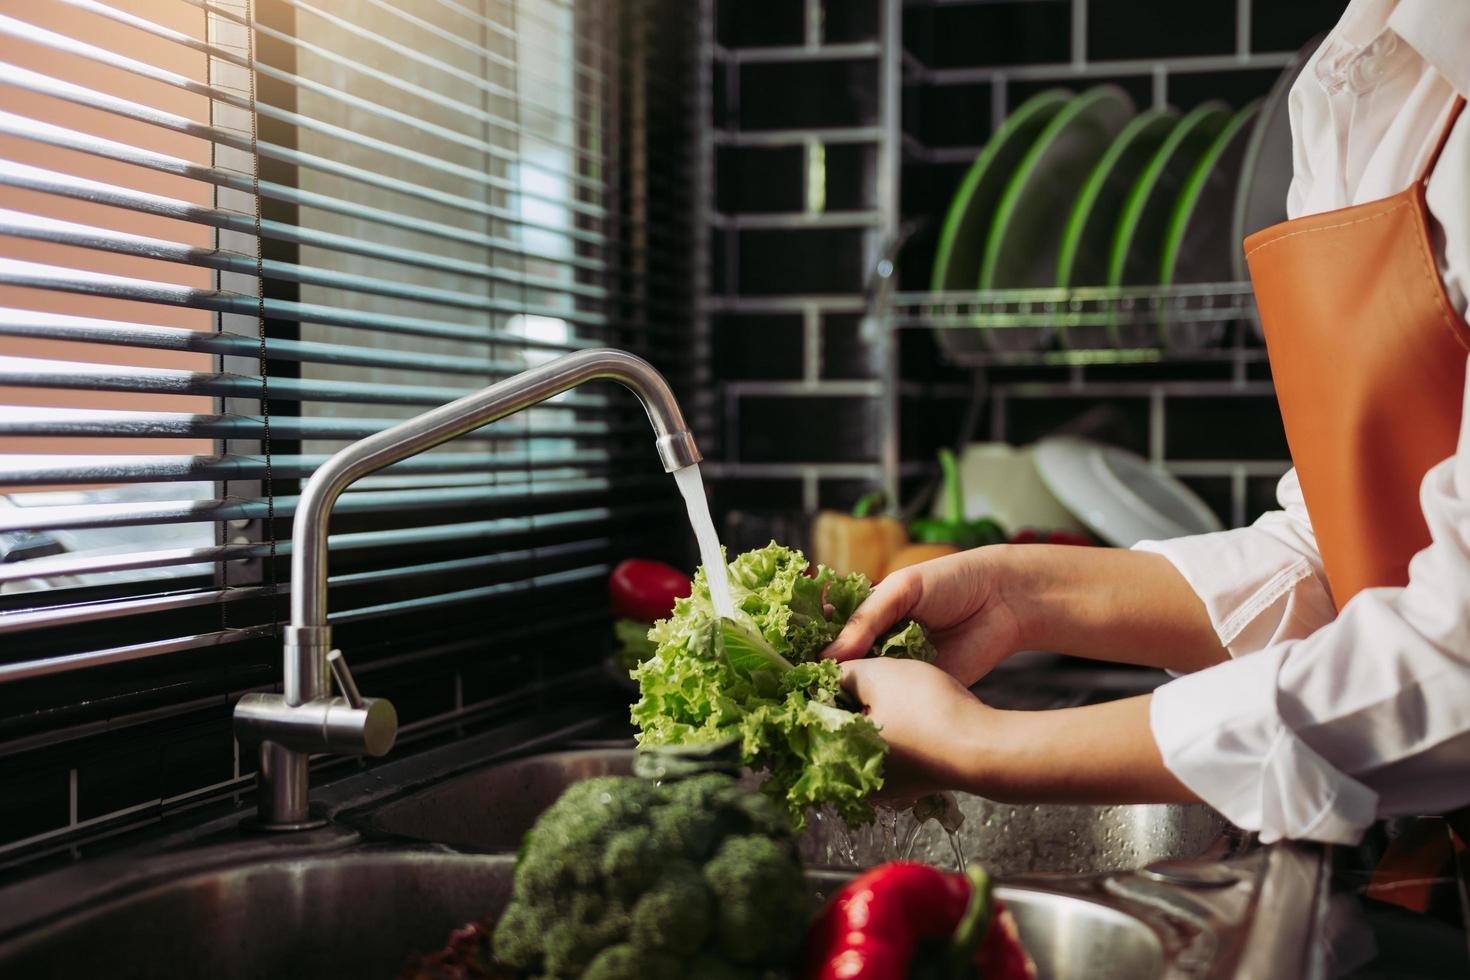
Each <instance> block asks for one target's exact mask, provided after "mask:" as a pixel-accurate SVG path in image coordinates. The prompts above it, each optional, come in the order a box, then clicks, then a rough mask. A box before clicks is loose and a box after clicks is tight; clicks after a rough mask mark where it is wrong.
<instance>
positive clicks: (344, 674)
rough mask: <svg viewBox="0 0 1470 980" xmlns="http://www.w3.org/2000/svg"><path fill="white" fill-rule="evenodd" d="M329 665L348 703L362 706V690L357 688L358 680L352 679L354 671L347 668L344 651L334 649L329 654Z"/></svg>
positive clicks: (357, 706)
mask: <svg viewBox="0 0 1470 980" xmlns="http://www.w3.org/2000/svg"><path fill="white" fill-rule="evenodd" d="M327 665H328V666H330V667H331V668H332V676H333V677H335V678H337V686H338V687H339V688H341V689H342V696H343V697H344V698H346V699H347V703H348V704H350V705H352V706H353V707H354V708H361V707H362V706H363V700H362V692H361V691H359V690H358V689H357V681H355V680H353V679H352V671H350V670H348V669H347V660H346V658H344V657H343V656H342V651H341V650H333V651H332V652H331V653H329V654H327Z"/></svg>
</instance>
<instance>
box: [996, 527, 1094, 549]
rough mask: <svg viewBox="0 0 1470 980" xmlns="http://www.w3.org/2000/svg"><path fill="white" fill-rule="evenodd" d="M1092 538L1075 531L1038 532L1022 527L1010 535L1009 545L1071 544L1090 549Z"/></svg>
mask: <svg viewBox="0 0 1470 980" xmlns="http://www.w3.org/2000/svg"><path fill="white" fill-rule="evenodd" d="M1095 543H1096V542H1094V541H1093V540H1092V538H1090V537H1088V536H1087V535H1085V534H1080V533H1078V532H1076V531H1040V530H1037V529H1036V528H1034V527H1023V528H1021V530H1019V531H1017V532H1016V533H1015V534H1013V535H1011V544H1071V545H1078V546H1081V547H1091V546H1092V545H1093V544H1095Z"/></svg>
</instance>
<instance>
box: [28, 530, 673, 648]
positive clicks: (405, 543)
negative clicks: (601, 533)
mask: <svg viewBox="0 0 1470 980" xmlns="http://www.w3.org/2000/svg"><path fill="white" fill-rule="evenodd" d="M667 509H668V508H667V507H663V506H660V505H657V504H625V505H619V506H616V507H585V508H581V509H579V510H570V511H554V510H551V511H543V512H538V513H537V514H535V515H534V516H531V517H500V518H495V519H493V520H487V521H470V522H464V523H459V524H445V525H433V526H428V527H407V528H389V529H385V530H379V531H353V532H349V533H343V534H333V535H331V536H329V537H328V539H327V543H328V546H329V547H330V548H331V551H332V554H338V553H342V554H347V553H351V552H353V551H363V550H370V551H380V550H392V549H394V548H422V547H425V546H428V545H435V544H444V543H450V542H452V543H455V544H465V545H468V544H471V543H473V542H485V543H490V542H493V541H497V540H501V539H504V538H510V537H524V536H526V535H529V534H541V533H550V532H564V531H566V530H567V529H569V528H577V527H586V528H588V529H592V528H596V527H603V526H606V525H607V524H609V523H611V522H613V521H619V520H626V519H628V518H633V517H640V516H645V515H651V514H655V513H660V512H663V511H666V510H667ZM276 552H277V554H279V555H289V554H290V553H291V542H290V541H289V540H287V541H281V542H278V543H277V545H276ZM269 554H270V544H269V543H268V542H260V543H256V544H228V545H214V546H209V547H202V548H160V549H155V550H151V551H133V552H124V553H121V554H116V555H99V556H90V557H86V556H78V557H71V558H64V557H59V556H58V557H52V558H33V559H30V560H28V561H23V562H13V563H8V564H0V583H3V582H18V581H22V580H24V579H44V578H56V577H60V576H70V575H85V574H89V573H95V572H113V571H128V570H135V569H149V568H166V567H171V566H179V565H197V564H201V563H205V562H213V561H239V560H245V559H250V558H264V557H267V556H268V555H269ZM0 621H3V614H0Z"/></svg>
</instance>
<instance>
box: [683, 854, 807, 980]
mask: <svg viewBox="0 0 1470 980" xmlns="http://www.w3.org/2000/svg"><path fill="white" fill-rule="evenodd" d="M704 881H705V884H706V885H707V886H708V887H709V890H710V892H711V893H713V894H714V896H715V905H714V909H715V936H716V939H717V948H718V949H719V951H720V952H721V953H722V954H724V956H725V957H726V958H728V959H730V960H731V961H733V962H736V963H750V964H765V963H781V962H784V961H785V960H786V959H788V958H789V957H790V956H791V955H792V954H794V953H795V952H796V951H797V949H798V947H800V945H801V938H802V934H801V932H799V931H793V930H792V929H791V928H790V927H789V926H788V925H787V923H790V922H800V923H805V922H806V917H807V913H808V911H809V910H808V909H807V900H806V892H805V889H804V887H803V882H802V877H801V867H800V866H799V865H797V864H796V863H795V862H794V861H792V860H791V854H790V852H789V850H788V849H787V848H786V846H785V845H784V842H781V841H776V840H772V839H771V838H769V837H760V836H755V835H749V836H744V837H729V838H726V839H725V842H724V843H723V844H721V845H720V849H719V851H718V852H716V853H715V856H714V857H713V858H712V859H710V861H709V862H708V863H707V864H705V866H704Z"/></svg>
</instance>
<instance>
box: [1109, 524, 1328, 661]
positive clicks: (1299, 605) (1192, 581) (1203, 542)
mask: <svg viewBox="0 0 1470 980" xmlns="http://www.w3.org/2000/svg"><path fill="white" fill-rule="evenodd" d="M1133 550H1135V551H1145V552H1149V553H1151V554H1156V555H1162V556H1163V557H1164V558H1166V559H1168V561H1169V563H1170V564H1172V565H1173V566H1174V567H1175V568H1176V569H1177V570H1178V571H1179V574H1180V575H1182V576H1183V577H1184V580H1185V582H1187V583H1188V584H1189V587H1190V588H1191V589H1192V590H1194V593H1195V595H1197V596H1199V598H1200V601H1201V602H1203V603H1204V605H1205V611H1206V613H1208V615H1209V617H1210V625H1211V626H1213V627H1214V629H1215V635H1216V636H1218V637H1219V638H1220V643H1221V645H1222V646H1224V647H1225V649H1226V650H1227V651H1228V652H1229V653H1230V656H1232V657H1239V656H1242V655H1244V654H1247V653H1255V652H1256V651H1257V650H1261V649H1264V648H1265V647H1267V646H1269V645H1271V644H1273V643H1279V642H1281V641H1283V640H1289V639H1300V638H1301V637H1303V636H1306V635H1308V634H1310V633H1311V632H1312V631H1313V630H1315V629H1317V628H1318V627H1319V626H1321V625H1323V624H1324V623H1326V622H1328V621H1330V620H1331V619H1332V617H1333V613H1334V611H1335V610H1333V609H1332V607H1331V600H1330V598H1329V597H1328V596H1327V595H1326V594H1325V593H1322V594H1321V595H1318V594H1317V593H1319V592H1321V591H1322V590H1321V589H1320V588H1317V587H1315V583H1316V579H1315V575H1316V569H1315V567H1314V566H1313V565H1312V563H1311V562H1310V561H1309V560H1308V559H1306V558H1305V557H1302V556H1301V555H1299V554H1297V553H1296V552H1294V551H1291V550H1290V549H1288V548H1286V547H1284V546H1282V545H1280V544H1279V543H1278V542H1277V541H1276V540H1275V539H1274V538H1272V537H1270V536H1269V535H1266V534H1263V533H1262V532H1261V531H1260V529H1258V528H1256V527H1242V528H1236V529H1234V530H1231V531H1219V532H1216V533H1214V534H1198V535H1193V536H1191V537H1187V538H1173V539H1170V540H1167V541H1140V542H1139V543H1138V544H1136V545H1134V546H1133Z"/></svg>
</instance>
